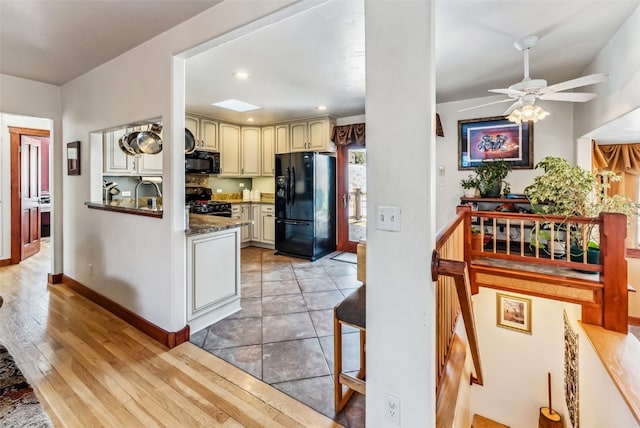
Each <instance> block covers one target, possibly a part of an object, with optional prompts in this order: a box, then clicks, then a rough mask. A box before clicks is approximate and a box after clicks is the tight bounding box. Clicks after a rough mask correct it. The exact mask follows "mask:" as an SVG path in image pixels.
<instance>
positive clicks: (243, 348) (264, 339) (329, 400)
mask: <svg viewBox="0 0 640 428" xmlns="http://www.w3.org/2000/svg"><path fill="white" fill-rule="evenodd" d="M334 254H337V253H334ZM334 254H331V255H329V256H326V257H324V258H322V259H319V260H316V261H315V262H309V261H308V260H304V259H298V258H293V257H286V256H280V255H274V251H273V250H266V249H261V248H256V247H248V248H244V249H242V264H241V267H242V300H241V306H242V310H241V311H240V312H238V313H236V314H234V315H232V316H230V317H228V318H226V319H224V320H222V321H219V322H217V323H216V324H214V325H212V326H210V327H208V328H207V329H204V330H201V331H199V332H197V333H195V334H193V335H192V336H191V342H192V343H194V344H196V345H197V346H200V347H202V348H204V349H205V350H207V351H209V352H211V353H212V354H214V355H217V356H218V357H220V358H222V359H223V360H225V361H228V362H230V363H231V364H233V365H235V366H237V367H239V368H241V369H243V370H244V371H246V372H248V373H250V374H251V375H253V376H255V377H256V378H258V379H261V380H263V381H264V382H266V383H268V384H271V385H272V386H274V387H275V388H277V389H279V390H280V391H282V392H284V393H286V394H288V395H290V396H292V397H294V398H296V399H297V400H299V401H301V402H303V403H305V404H307V405H308V406H310V407H312V408H314V409H316V410H317V411H319V412H321V413H323V414H325V415H327V416H329V417H331V418H333V419H335V420H336V421H337V422H339V423H340V424H342V425H344V426H345V427H349V428H356V427H364V420H365V418H364V404H365V403H364V402H365V400H364V397H363V396H361V395H359V394H354V396H353V398H352V399H351V400H350V402H349V404H348V405H347V406H346V407H345V409H344V410H343V411H342V412H341V413H340V414H338V415H336V414H335V412H334V406H333V307H334V306H335V305H336V304H337V303H339V302H340V301H342V299H344V297H345V296H347V295H348V294H349V293H351V292H352V291H353V290H354V289H356V288H357V287H359V286H360V285H361V282H360V281H358V280H357V279H356V265H355V264H352V263H345V262H340V261H336V260H332V259H331V256H333V255H334ZM358 336H359V335H358V332H357V330H355V329H349V330H347V329H346V328H345V329H344V334H343V346H344V348H343V349H344V351H343V355H344V358H343V360H344V364H343V366H344V367H345V369H346V370H349V371H357V369H358V367H359V365H358V364H359V361H358V360H359V351H358V341H359V338H358Z"/></svg>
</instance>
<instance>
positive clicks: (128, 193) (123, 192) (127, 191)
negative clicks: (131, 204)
mask: <svg viewBox="0 0 640 428" xmlns="http://www.w3.org/2000/svg"><path fill="white" fill-rule="evenodd" d="M125 196H131V190H123V191H122V197H125Z"/></svg>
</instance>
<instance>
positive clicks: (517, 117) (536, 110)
mask: <svg viewBox="0 0 640 428" xmlns="http://www.w3.org/2000/svg"><path fill="white" fill-rule="evenodd" d="M548 115H549V112H548V111H546V110H545V109H543V108H542V107H540V106H534V105H530V104H528V105H525V106H522V107H519V108H517V109H515V110H514V111H512V112H511V114H510V115H509V116H507V119H508V120H509V121H511V122H513V123H516V124H518V125H519V124H520V123H522V122H533V123H536V122H537V121H539V120H542V119H544V118H545V117H547V116H548Z"/></svg>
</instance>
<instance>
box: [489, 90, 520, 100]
mask: <svg viewBox="0 0 640 428" xmlns="http://www.w3.org/2000/svg"><path fill="white" fill-rule="evenodd" d="M489 92H494V93H496V94H505V95H508V96H510V97H514V98H515V97H519V96H521V95H524V92H522V91H516V90H515V89H507V88H502V89H489Z"/></svg>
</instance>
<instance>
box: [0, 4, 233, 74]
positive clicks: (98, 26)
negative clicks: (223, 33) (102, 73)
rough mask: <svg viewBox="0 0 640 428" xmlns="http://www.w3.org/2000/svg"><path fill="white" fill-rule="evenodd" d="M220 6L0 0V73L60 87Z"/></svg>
mask: <svg viewBox="0 0 640 428" xmlns="http://www.w3.org/2000/svg"><path fill="white" fill-rule="evenodd" d="M220 1H221V0H134V1H128V0H122V1H118V0H116V1H114V0H0V73H2V74H8V75H11V76H16V77H22V78H25V79H30V80H37V81H40V82H45V83H51V84H54V85H62V84H64V83H66V82H68V81H70V80H72V79H74V78H76V77H78V76H80V75H82V74H84V73H86V72H87V71H89V70H91V69H93V68H95V67H97V66H99V65H100V64H103V63H105V62H107V61H109V60H110V59H112V58H115V57H116V56H118V55H120V54H122V53H124V52H126V51H128V50H129V49H131V48H133V47H135V46H137V45H139V44H141V43H142V42H145V41H147V40H149V39H151V38H152V37H154V36H156V35H158V34H160V33H162V32H164V31H166V30H168V29H169V28H171V27H174V26H176V25H177V24H179V23H181V22H183V21H186V20H187V19H189V18H191V17H193V16H195V15H197V14H198V13H200V12H202V11H203V10H206V9H208V8H210V7H211V6H213V5H215V4H216V3H220Z"/></svg>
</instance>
